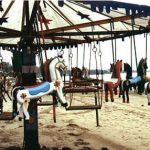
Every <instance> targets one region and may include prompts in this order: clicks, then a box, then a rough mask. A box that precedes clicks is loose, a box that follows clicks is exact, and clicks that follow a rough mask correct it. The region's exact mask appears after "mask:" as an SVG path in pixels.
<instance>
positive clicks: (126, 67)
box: [124, 63, 132, 79]
mask: <svg viewBox="0 0 150 150" xmlns="http://www.w3.org/2000/svg"><path fill="white" fill-rule="evenodd" d="M124 71H125V72H126V79H130V78H131V77H132V67H131V66H130V65H129V64H128V63H124Z"/></svg>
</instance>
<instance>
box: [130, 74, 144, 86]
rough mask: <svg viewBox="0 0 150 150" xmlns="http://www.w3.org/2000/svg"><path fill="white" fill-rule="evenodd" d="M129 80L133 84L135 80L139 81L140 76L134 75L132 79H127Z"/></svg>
mask: <svg viewBox="0 0 150 150" xmlns="http://www.w3.org/2000/svg"><path fill="white" fill-rule="evenodd" d="M129 81H130V83H131V84H134V83H137V82H139V81H141V77H140V76H136V77H134V78H132V79H129Z"/></svg>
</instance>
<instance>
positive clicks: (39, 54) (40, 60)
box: [34, 18, 45, 80]
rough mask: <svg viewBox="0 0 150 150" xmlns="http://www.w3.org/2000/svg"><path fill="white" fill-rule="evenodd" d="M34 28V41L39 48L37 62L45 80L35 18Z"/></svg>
mask: <svg viewBox="0 0 150 150" xmlns="http://www.w3.org/2000/svg"><path fill="white" fill-rule="evenodd" d="M34 29H35V39H36V42H37V45H38V48H39V51H38V59H39V63H40V68H41V73H42V77H43V80H45V73H44V64H43V57H42V49H41V43H40V39H39V38H38V36H37V31H39V27H38V22H37V18H35V23H34Z"/></svg>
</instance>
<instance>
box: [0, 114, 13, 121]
mask: <svg viewBox="0 0 150 150" xmlns="http://www.w3.org/2000/svg"><path fill="white" fill-rule="evenodd" d="M13 119H14V117H13V115H12V112H3V113H2V114H0V120H13Z"/></svg>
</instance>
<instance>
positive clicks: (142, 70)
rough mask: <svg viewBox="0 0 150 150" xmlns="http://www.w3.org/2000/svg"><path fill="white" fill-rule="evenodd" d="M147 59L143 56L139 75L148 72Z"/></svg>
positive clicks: (138, 68) (138, 71) (139, 65)
mask: <svg viewBox="0 0 150 150" xmlns="http://www.w3.org/2000/svg"><path fill="white" fill-rule="evenodd" d="M147 68H148V67H147V60H146V58H145V59H144V58H141V60H140V62H139V64H138V67H137V75H138V76H141V77H143V76H144V75H145V74H146V69H147Z"/></svg>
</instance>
